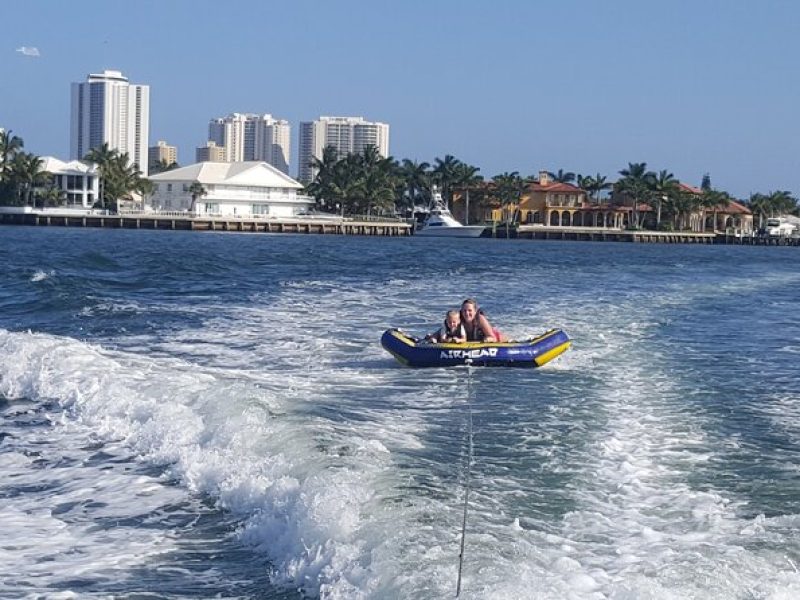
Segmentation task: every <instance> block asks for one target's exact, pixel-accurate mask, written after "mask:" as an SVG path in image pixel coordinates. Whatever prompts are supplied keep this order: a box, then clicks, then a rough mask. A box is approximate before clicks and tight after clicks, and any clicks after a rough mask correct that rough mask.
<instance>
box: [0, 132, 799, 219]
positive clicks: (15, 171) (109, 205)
mask: <svg viewBox="0 0 800 600" xmlns="http://www.w3.org/2000/svg"><path fill="white" fill-rule="evenodd" d="M23 149H24V142H23V140H22V139H21V138H20V137H18V136H16V135H13V132H12V131H10V130H9V131H0V202H3V203H5V204H11V205H17V206H23V205H30V206H55V205H60V204H64V203H65V202H66V198H65V196H64V192H63V191H62V190H61V189H59V188H57V187H56V186H55V184H54V182H53V178H52V175H51V174H50V173H47V172H46V171H44V170H43V161H42V159H41V158H40V157H38V156H36V155H34V154H32V153H27V152H24V150H23ZM84 160H87V161H90V162H93V163H95V164H97V165H98V176H99V180H100V193H99V198H97V199H96V201H95V207H97V208H106V209H114V208H115V207H116V205H117V201H118V200H120V199H126V198H130V197H131V194H133V193H139V194H141V195H143V196H146V195H148V194H151V193H152V191H153V184H152V183H151V182H150V181H149V180H148V179H146V178H144V177H142V173H141V171H139V169H138V167H137V165H135V164H132V163H131V161H130V157H129V156H128V154H126V153H120V152H119V151H118V150H116V149H112V148H109V146H108V144H103V145H102V146H99V147H97V148H93V149H92V150H91V151H90V152H89V153H88V154H87V155H86V156H85V157H84ZM162 163H163V164H159V165H157V166H156V168H155V169H154V171H166V170H170V169H173V168H176V167H177V166H178V165H177V164H175V163H172V164H166V162H165V161H162ZM311 167H312V169H313V172H314V174H315V175H314V179H313V180H312V181H311V182H310V183H309V184H308V185H307V186H306V191H307V193H308V194H309V195H311V196H313V197H314V198H315V199H316V202H317V207H318V208H319V209H320V210H322V211H327V212H336V213H341V214H347V215H352V214H384V215H385V214H398V213H401V214H403V213H404V214H410V213H411V212H413V210H414V207H416V206H420V205H422V206H425V205H428V204H430V202H431V200H432V190H433V187H434V186H436V187H437V188H438V189H439V191H440V192H441V194H442V197H443V198H444V199H445V201H446V202H448V203H449V202H450V201H451V200H452V196H453V192H454V191H458V193H459V194H460V195H461V196H462V197H463V198H464V199H465V201H466V205H467V215H468V217H469V203H470V200H472V203H473V204H472V209H473V212H476V213H477V218H478V219H479V220H480V219H482V216H483V212H484V211H485V210H486V208H488V207H492V206H500V207H502V208H504V209H507V210H506V211H505V212H506V214H507V215H508V222H509V223H511V222H513V221H514V220H515V218H516V217H517V216H518V213H519V211H518V210H517V209H518V207H519V202H520V200H521V198H522V196H523V195H524V194H525V193H526V191H527V189H528V187H529V185H530V184H531V183H532V182H535V181H537V180H538V177H537V176H534V175H529V176H522V175H520V174H519V172H518V171H512V172H503V173H499V174H497V175H495V176H494V177H492V178H491V179H489V180H488V181H487V180H484V178H483V176H482V175H480V168H479V167H476V166H473V165H470V164H468V163H466V162H463V161H461V160H459V159H457V158H456V157H455V156H453V155H450V154H447V155H445V156H444V158H435V159H434V160H433V162H432V163H428V162H419V161H416V160H410V159H403V160H401V161H398V160H396V159H395V158H393V157H391V156H390V157H383V156H381V155H380V153H379V152H378V150H377V148H375V147H374V146H368V147H367V148H365V149H364V150H363V151H362V152H361V153H356V154H346V155H344V156H342V155H340V153H339V152H338V151H337V150H336V148H334V147H332V146H328V147H326V148H324V150H323V153H322V157H321V158H314V159H313V160H312V163H311ZM546 172H547V174H548V177H549V179H551V180H552V181H554V182H560V183H570V184H572V183H574V184H575V185H576V186H577V187H579V188H580V189H582V190H583V191H585V192H586V194H587V198H588V200H589V201H590V202H591V203H594V204H601V203H604V202H611V203H614V204H623V205H626V204H627V205H628V206H630V207H631V223H630V225H631V226H633V227H641V226H642V225H643V224H644V219H643V215H642V212H641V210H640V209H641V207H642V206H643V205H645V206H647V207H649V208H651V209H652V213H651V214H654V215H655V217H654V226H655V227H656V228H660V229H683V228H686V227H687V225H688V219H689V216H690V215H691V214H696V213H697V212H699V211H700V212H704V213H705V212H711V213H716V212H717V211H719V210H724V208H725V207H726V206H727V205H728V204H729V203H730V202H731V201H733V200H734V198H733V196H731V195H730V194H728V193H727V192H725V191H724V190H718V189H715V188H713V187H712V186H711V180H710V177H709V176H708V175H706V176H704V177H703V181H702V183H701V185H700V193H696V192H693V191H691V190H689V189H687V188H686V187H685V186H681V185H680V182H679V181H678V180H677V179H676V178H675V176H674V175H673V174H672V173H671V172H669V171H668V170H665V169H663V170H659V171H653V170H649V169H648V168H647V163H644V162H640V163H628V165H627V167H625V168H624V169H621V170H620V171H619V173H618V175H619V177H618V179H617V180H616V182H614V183H612V182H610V181H609V180H608V178H607V177H606V176H604V175H601V174H600V173H597V174H596V175H580V174H577V175H576V174H575V173H574V172H571V171H565V170H564V169H558V171H546ZM196 187H197V189H195V190H193V193H192V198H193V202H194V201H195V200H196V198H199V197H202V196H203V195H205V190H204V189H201V187H199V186H196ZM609 195H610V198H609ZM742 204H744V205H746V206H747V207H748V208H750V210H751V211H752V212H753V214H754V215H755V216H756V218H757V219H758V224H759V226H762V225H763V221H764V220H765V219H767V218H770V217H774V216H778V215H783V214H797V213H798V202H797V199H796V198H794V197H793V196H792V194H791V193H790V192H788V191H782V190H779V191H772V192H769V193H760V192H759V193H754V194H751V195H750V197H749V199H747V200H743V201H742ZM648 212H649V211H648ZM715 221H716V215H715Z"/></svg>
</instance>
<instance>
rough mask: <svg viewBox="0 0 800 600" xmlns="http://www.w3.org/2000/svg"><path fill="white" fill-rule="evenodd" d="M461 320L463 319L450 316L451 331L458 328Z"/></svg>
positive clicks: (448, 317)
mask: <svg viewBox="0 0 800 600" xmlns="http://www.w3.org/2000/svg"><path fill="white" fill-rule="evenodd" d="M460 320H461V319H459V318H458V317H454V316H452V315H448V316H447V326H448V327H449V328H450V329H455V328H456V327H458V323H459V321H460Z"/></svg>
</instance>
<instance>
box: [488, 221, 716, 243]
mask: <svg viewBox="0 0 800 600" xmlns="http://www.w3.org/2000/svg"><path fill="white" fill-rule="evenodd" d="M495 234H496V237H505V228H503V227H498V228H497V231H496V232H495ZM511 235H512V237H513V236H514V232H513V230H512V232H511ZM516 237H518V238H522V239H529V240H571V241H578V242H638V243H645V244H714V243H716V238H717V234H715V233H694V232H686V231H649V230H645V229H613V228H609V227H557V226H545V225H519V226H518V227H517V236H516Z"/></svg>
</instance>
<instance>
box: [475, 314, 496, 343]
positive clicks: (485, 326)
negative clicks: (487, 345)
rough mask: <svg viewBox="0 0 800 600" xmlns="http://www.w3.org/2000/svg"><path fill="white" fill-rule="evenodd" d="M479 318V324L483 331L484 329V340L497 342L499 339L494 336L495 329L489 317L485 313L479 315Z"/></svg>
mask: <svg viewBox="0 0 800 600" xmlns="http://www.w3.org/2000/svg"><path fill="white" fill-rule="evenodd" d="M478 318H479V321H478V325H479V326H480V328H481V331H483V341H484V342H496V341H497V339H495V337H494V329H492V326H491V325H490V324H489V319H487V318H486V316H485V315H478Z"/></svg>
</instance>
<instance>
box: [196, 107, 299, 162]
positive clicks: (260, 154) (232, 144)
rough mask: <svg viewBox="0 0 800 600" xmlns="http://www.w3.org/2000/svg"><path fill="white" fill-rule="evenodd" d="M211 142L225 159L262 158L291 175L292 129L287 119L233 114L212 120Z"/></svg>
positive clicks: (209, 135) (209, 131) (237, 160)
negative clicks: (221, 150) (222, 153)
mask: <svg viewBox="0 0 800 600" xmlns="http://www.w3.org/2000/svg"><path fill="white" fill-rule="evenodd" d="M208 141H209V142H214V144H215V145H216V146H217V147H218V148H222V149H223V152H224V156H225V158H224V161H223V162H242V161H253V160H259V161H264V162H265V163H267V164H270V165H272V166H273V167H275V168H276V169H278V170H279V171H281V172H282V173H285V174H287V175H288V174H289V156H290V155H291V128H290V126H289V122H288V121H284V120H282V119H275V118H273V117H272V115H269V114H264V115H256V114H250V113H232V114H230V115H228V116H227V117H221V118H217V119H211V121H210V122H209V124H208Z"/></svg>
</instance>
